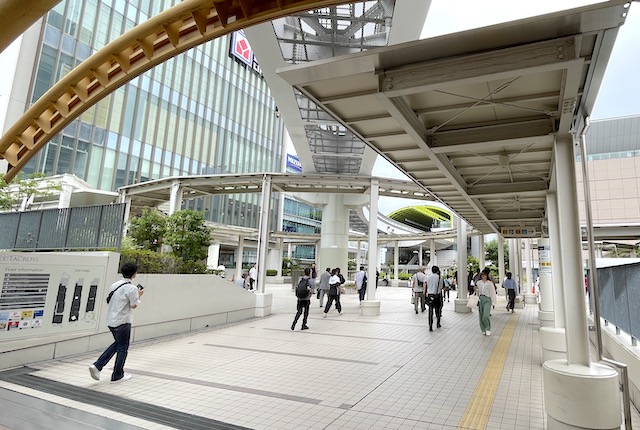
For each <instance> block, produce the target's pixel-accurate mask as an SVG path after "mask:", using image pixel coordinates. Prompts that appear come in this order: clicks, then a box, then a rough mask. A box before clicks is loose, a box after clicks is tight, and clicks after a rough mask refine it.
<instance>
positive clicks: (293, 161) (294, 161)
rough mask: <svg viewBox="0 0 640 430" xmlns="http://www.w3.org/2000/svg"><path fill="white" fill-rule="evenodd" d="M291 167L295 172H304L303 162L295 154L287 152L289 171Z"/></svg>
mask: <svg viewBox="0 0 640 430" xmlns="http://www.w3.org/2000/svg"><path fill="white" fill-rule="evenodd" d="M289 169H291V171H293V172H297V173H302V163H301V162H300V159H299V158H298V157H296V156H295V155H291V154H287V171H289Z"/></svg>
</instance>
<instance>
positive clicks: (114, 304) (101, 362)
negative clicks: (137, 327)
mask: <svg viewBox="0 0 640 430" xmlns="http://www.w3.org/2000/svg"><path fill="white" fill-rule="evenodd" d="M120 272H121V273H122V278H123V279H122V280H120V281H118V282H115V283H114V284H113V285H111V288H110V289H109V291H110V292H109V296H108V297H107V303H108V304H109V305H108V308H107V326H108V327H109V330H111V334H112V335H113V339H114V342H113V343H112V344H111V345H110V346H109V347H108V348H107V349H106V350H105V351H104V352H103V353H102V355H101V356H100V357H99V358H98V360H96V362H95V363H93V364H92V365H91V366H90V367H89V373H90V374H91V377H92V378H93V379H95V380H96V381H99V380H100V371H101V370H102V368H103V367H104V366H106V364H107V363H108V362H109V360H111V357H113V356H114V355H116V362H115V365H114V367H113V373H112V374H111V382H121V381H128V380H129V379H131V375H130V374H128V373H124V362H125V361H126V359H127V352H128V351H129V339H130V337H131V323H132V322H133V318H132V315H131V311H132V310H133V309H135V308H137V307H138V305H139V304H140V297H142V295H143V294H144V290H143V287H142V286H140V285H139V286H136V285H134V284H133V282H132V281H133V278H135V277H136V273H137V272H138V266H137V265H136V263H133V262H130V263H124V264H123V265H122V267H121V268H120Z"/></svg>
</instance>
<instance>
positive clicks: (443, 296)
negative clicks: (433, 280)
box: [442, 288, 449, 301]
mask: <svg viewBox="0 0 640 430" xmlns="http://www.w3.org/2000/svg"><path fill="white" fill-rule="evenodd" d="M445 297H446V298H447V301H449V289H448V288H445V289H443V290H442V301H444V298H445Z"/></svg>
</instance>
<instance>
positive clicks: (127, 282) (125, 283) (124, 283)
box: [107, 281, 131, 304]
mask: <svg viewBox="0 0 640 430" xmlns="http://www.w3.org/2000/svg"><path fill="white" fill-rule="evenodd" d="M130 283H131V281H124V282H123V283H122V284H120V285H118V287H117V288H116V289H115V290H113V291H111V292H110V293H109V295H108V296H107V304H109V302H110V301H111V297H113V293H115V292H116V291H118V290H119V289H120V287H122V286H123V285H127V284H130Z"/></svg>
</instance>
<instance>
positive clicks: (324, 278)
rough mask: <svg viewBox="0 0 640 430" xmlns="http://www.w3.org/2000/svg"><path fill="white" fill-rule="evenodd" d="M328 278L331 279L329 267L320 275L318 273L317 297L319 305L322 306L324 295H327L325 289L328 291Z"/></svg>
mask: <svg viewBox="0 0 640 430" xmlns="http://www.w3.org/2000/svg"><path fill="white" fill-rule="evenodd" d="M329 279H331V267H327V270H326V271H325V272H324V273H323V274H322V275H320V285H319V286H318V298H319V299H320V307H323V306H324V305H323V303H324V296H325V295H327V294H328V293H327V291H329ZM327 300H328V299H327Z"/></svg>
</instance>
